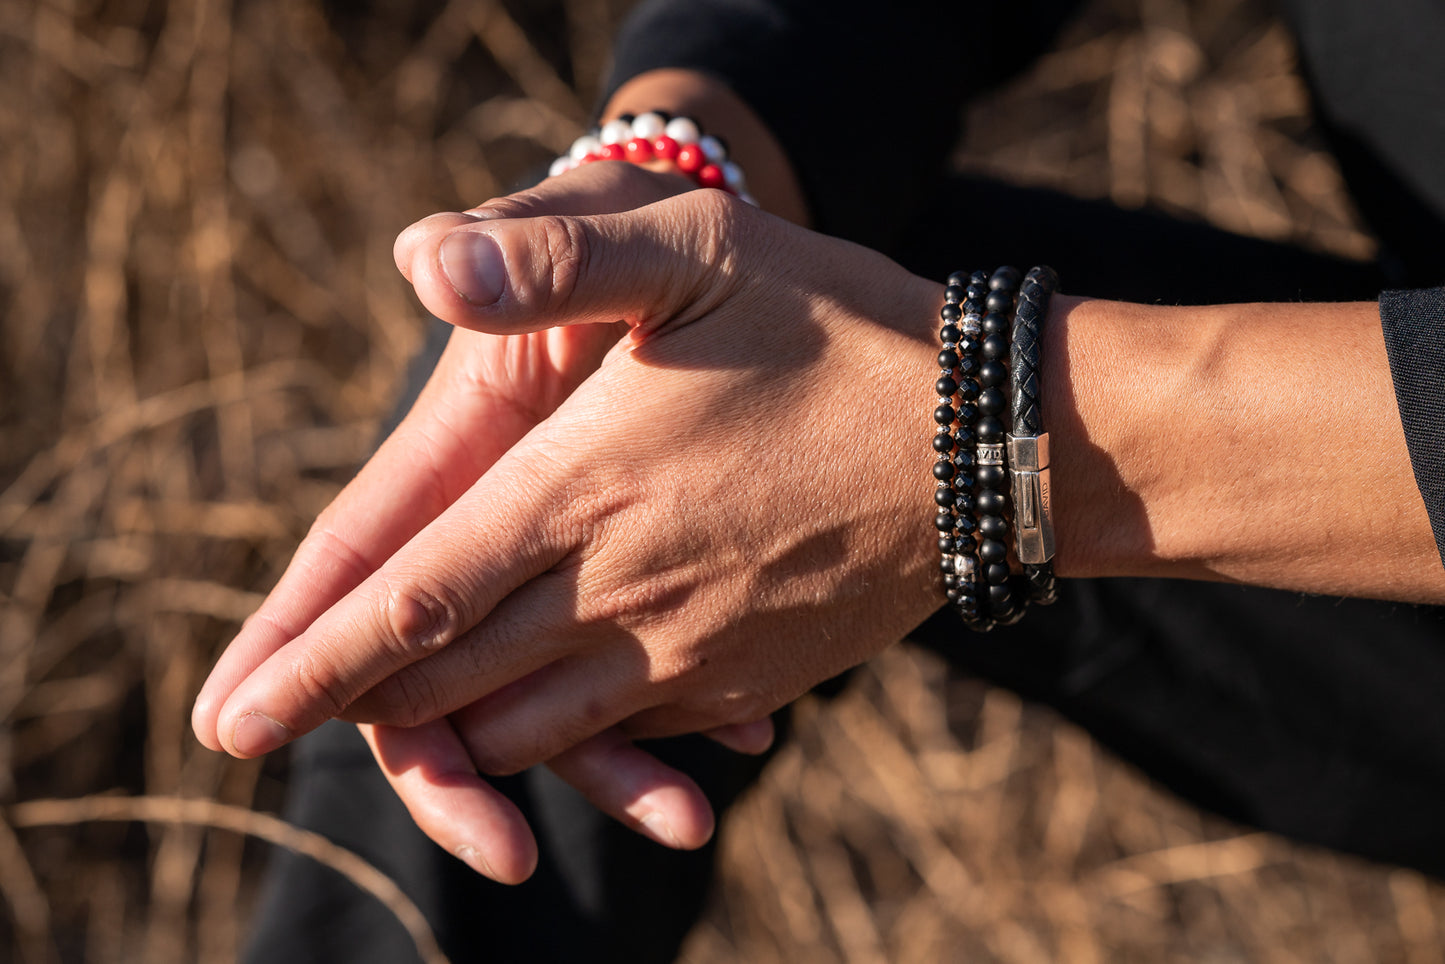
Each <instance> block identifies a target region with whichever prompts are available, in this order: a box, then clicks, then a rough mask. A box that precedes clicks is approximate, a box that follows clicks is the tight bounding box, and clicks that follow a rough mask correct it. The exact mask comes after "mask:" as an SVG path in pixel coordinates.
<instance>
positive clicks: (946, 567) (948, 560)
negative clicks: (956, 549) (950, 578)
mask: <svg viewBox="0 0 1445 964" xmlns="http://www.w3.org/2000/svg"><path fill="white" fill-rule="evenodd" d="M938 568H939V569H940V570H942V571H943V572H953V557H952V556H944V557H943V558H942V559H940V560H938ZM945 585H946V583H945Z"/></svg>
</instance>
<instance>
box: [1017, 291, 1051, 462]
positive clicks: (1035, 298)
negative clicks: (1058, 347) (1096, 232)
mask: <svg viewBox="0 0 1445 964" xmlns="http://www.w3.org/2000/svg"><path fill="white" fill-rule="evenodd" d="M1058 284H1059V277H1058V275H1056V274H1055V273H1054V269H1053V268H1049V267H1038V268H1034V269H1032V270H1030V271H1029V273H1028V274H1027V275H1025V276H1024V283H1023V287H1022V288H1021V289H1020V290H1019V306H1018V310H1017V311H1016V313H1015V315H1014V324H1013V344H1012V345H1010V346H1009V373H1010V375H1011V383H1012V387H1013V432H1014V434H1015V435H1038V434H1040V433H1042V432H1043V430H1044V414H1043V411H1042V410H1041V409H1040V408H1039V337H1040V329H1041V328H1042V327H1043V321H1044V314H1045V313H1046V312H1047V311H1048V306H1049V296H1050V295H1052V294H1053V293H1054V289H1056V288H1057V287H1058Z"/></svg>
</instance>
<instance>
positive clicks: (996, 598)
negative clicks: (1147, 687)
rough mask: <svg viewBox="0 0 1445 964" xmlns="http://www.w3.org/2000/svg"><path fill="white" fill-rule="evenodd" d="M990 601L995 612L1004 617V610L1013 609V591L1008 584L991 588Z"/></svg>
mask: <svg viewBox="0 0 1445 964" xmlns="http://www.w3.org/2000/svg"><path fill="white" fill-rule="evenodd" d="M988 601H989V603H990V604H991V605H992V606H993V611H994V612H995V613H998V614H999V615H1002V614H1003V611H1004V610H1006V609H1012V608H1013V601H1014V594H1013V590H1011V589H1009V587H1008V583H1001V584H999V585H997V586H989V587H988Z"/></svg>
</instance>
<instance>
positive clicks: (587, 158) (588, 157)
mask: <svg viewBox="0 0 1445 964" xmlns="http://www.w3.org/2000/svg"><path fill="white" fill-rule="evenodd" d="M600 160H602V155H601V154H584V155H582V160H580V161H578V162H577V163H578V164H591V163H592V162H593V161H600Z"/></svg>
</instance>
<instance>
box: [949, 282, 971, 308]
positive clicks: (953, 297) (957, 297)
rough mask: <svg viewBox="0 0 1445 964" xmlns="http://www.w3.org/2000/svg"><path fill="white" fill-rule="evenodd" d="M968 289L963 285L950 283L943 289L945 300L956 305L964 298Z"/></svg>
mask: <svg viewBox="0 0 1445 964" xmlns="http://www.w3.org/2000/svg"><path fill="white" fill-rule="evenodd" d="M966 290H967V289H965V288H964V287H963V286H962V285H949V286H948V287H947V288H944V289H943V300H944V301H946V302H947V303H949V304H950V305H956V304H958V303H959V302H960V301H962V300H963V298H964V291H966Z"/></svg>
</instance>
